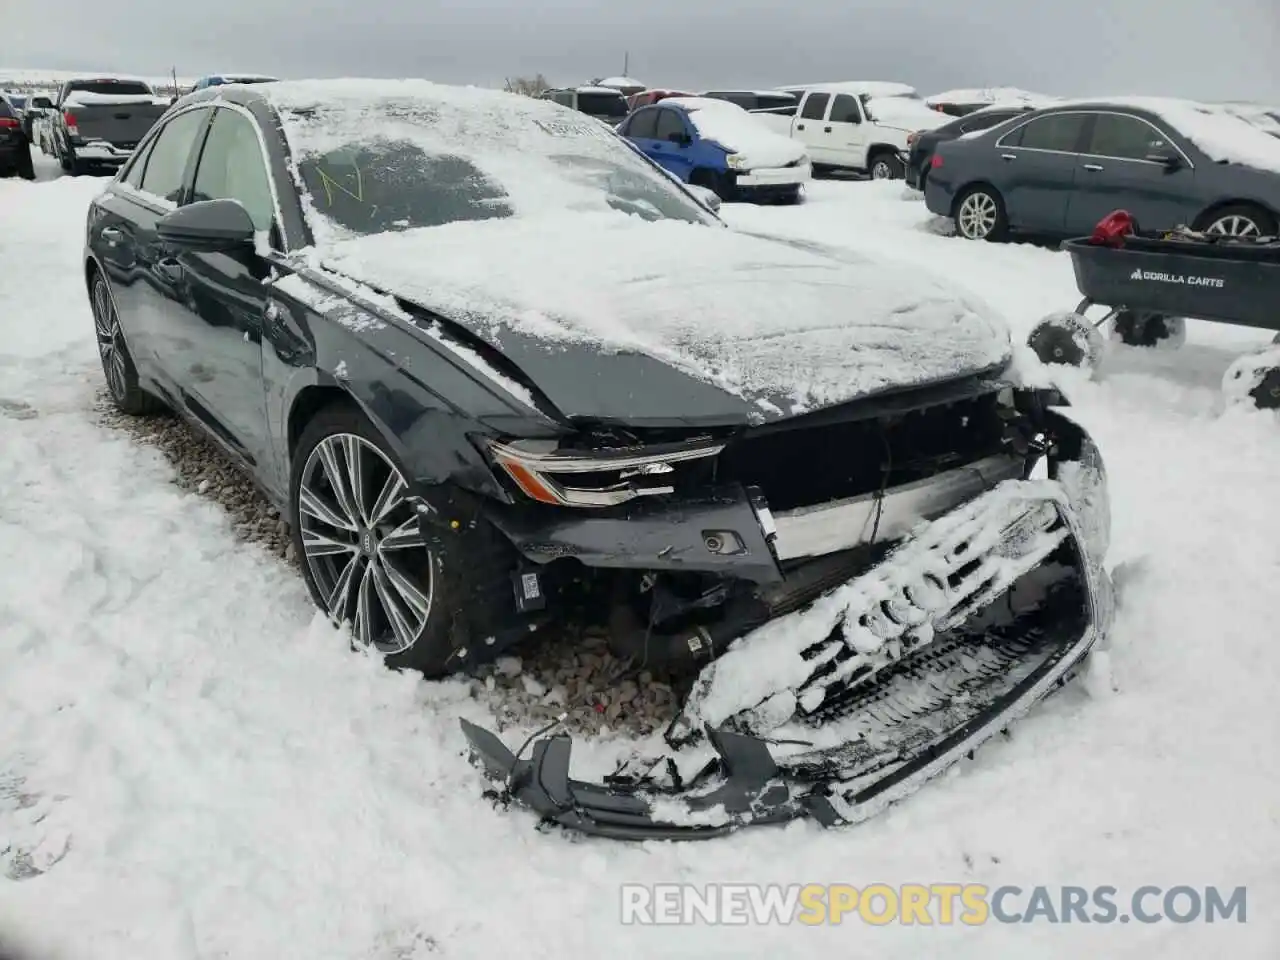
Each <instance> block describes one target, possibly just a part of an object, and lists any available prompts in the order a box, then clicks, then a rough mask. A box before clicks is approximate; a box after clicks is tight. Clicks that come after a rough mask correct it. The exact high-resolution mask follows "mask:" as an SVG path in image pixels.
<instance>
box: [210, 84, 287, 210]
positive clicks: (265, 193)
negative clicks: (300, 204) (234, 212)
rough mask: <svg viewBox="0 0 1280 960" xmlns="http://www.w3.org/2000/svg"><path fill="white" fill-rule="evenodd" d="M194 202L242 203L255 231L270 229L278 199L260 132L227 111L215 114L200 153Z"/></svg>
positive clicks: (234, 113)
mask: <svg viewBox="0 0 1280 960" xmlns="http://www.w3.org/2000/svg"><path fill="white" fill-rule="evenodd" d="M191 199H192V200H193V201H196V200H239V201H240V202H241V203H242V204H244V208H245V209H246V210H248V211H249V217H250V219H252V220H253V226H254V228H255V229H258V230H270V229H271V223H272V221H273V220H274V219H275V213H276V204H275V198H274V196H273V194H272V193H271V180H270V178H269V177H268V175H267V164H266V160H265V158H264V157H263V155H262V144H261V143H260V142H259V140H258V128H257V127H256V126H255V125H254V123H253V121H252V120H250V119H248V118H247V117H245V116H244V115H243V114H240V113H237V112H236V111H235V110H228V109H226V108H220V109H218V110H217V111H216V112H215V113H214V115H213V125H212V126H211V127H210V128H209V136H208V137H207V138H206V139H205V142H204V149H203V150H202V151H201V152H200V161H199V165H198V166H197V167H196V178H195V182H194V184H193V189H192V196H191Z"/></svg>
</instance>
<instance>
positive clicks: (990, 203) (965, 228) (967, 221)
mask: <svg viewBox="0 0 1280 960" xmlns="http://www.w3.org/2000/svg"><path fill="white" fill-rule="evenodd" d="M952 218H953V219H954V220H955V224H956V232H957V233H959V234H960V236H962V237H964V238H965V239H966V240H1002V239H1004V237H1005V235H1006V234H1007V233H1008V232H1009V219H1008V217H1007V216H1006V215H1005V212H1004V200H1003V199H1002V198H1001V196H1000V194H999V193H998V192H997V191H996V189H995V188H994V187H988V186H985V185H982V186H977V187H970V188H969V189H968V190H966V191H964V193H962V194H960V196H959V197H958V198H957V199H956V205H955V213H954V214H953V217H952Z"/></svg>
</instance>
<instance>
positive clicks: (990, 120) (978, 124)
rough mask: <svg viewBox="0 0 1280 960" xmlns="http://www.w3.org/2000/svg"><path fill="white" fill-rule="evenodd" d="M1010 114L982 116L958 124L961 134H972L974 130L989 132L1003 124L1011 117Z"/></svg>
mask: <svg viewBox="0 0 1280 960" xmlns="http://www.w3.org/2000/svg"><path fill="white" fill-rule="evenodd" d="M1013 116H1014V114H1012V113H994V114H984V115H983V116H981V117H973V118H972V119H969V120H966V121H965V122H964V123H962V124H960V132H961V133H973V132H974V131H976V130H990V129H991V128H992V127H994V126H996V125H998V124H1001V123H1004V122H1005V121H1006V120H1008V119H1010V118H1011V117H1013Z"/></svg>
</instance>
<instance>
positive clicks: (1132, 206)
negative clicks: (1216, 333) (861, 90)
mask: <svg viewBox="0 0 1280 960" xmlns="http://www.w3.org/2000/svg"><path fill="white" fill-rule="evenodd" d="M1062 113H1085V114H1087V115H1088V116H1089V117H1092V116H1094V115H1096V114H1098V113H1118V114H1122V115H1127V116H1131V117H1136V118H1138V119H1140V120H1144V121H1146V122H1147V123H1149V124H1151V125H1152V126H1154V127H1155V128H1157V130H1159V131H1160V132H1162V133H1163V134H1164V135H1165V136H1166V138H1167V139H1168V141H1169V142H1170V143H1172V144H1173V145H1174V146H1175V147H1176V148H1177V151H1178V152H1179V153H1180V154H1181V157H1182V159H1183V160H1184V161H1185V162H1184V163H1183V165H1182V166H1181V167H1180V168H1179V169H1177V170H1169V169H1166V168H1165V167H1163V166H1162V165H1160V164H1157V163H1153V162H1150V161H1145V160H1134V159H1121V158H1114V157H1098V156H1094V155H1092V154H1089V153H1087V152H1085V150H1086V145H1087V144H1088V142H1089V136H1090V134H1091V132H1092V120H1088V121H1087V122H1086V123H1085V125H1084V126H1083V128H1082V130H1081V135H1080V138H1079V140H1078V141H1077V145H1076V146H1077V152H1074V153H1071V152H1065V151H1064V152H1056V151H1048V150H1036V149H1027V148H1021V147H1018V146H1010V145H1009V144H1007V143H1005V142H1004V141H1005V139H1006V138H1008V137H1009V136H1010V135H1012V134H1014V133H1015V131H1017V130H1018V129H1019V128H1020V127H1022V126H1023V125H1025V124H1027V123H1030V122H1033V121H1034V120H1036V119H1038V118H1040V117H1045V116H1050V115H1055V114H1062ZM935 155H936V156H937V157H939V158H940V159H941V162H942V165H941V166H939V167H936V168H934V169H931V170H930V171H929V176H928V179H927V185H926V189H925V203H926V205H927V206H928V208H929V210H930V211H931V212H932V213H935V214H939V215H941V216H947V217H949V216H951V215H952V214H953V212H954V205H955V202H956V200H957V198H958V197H959V196H960V195H961V194H962V193H964V192H965V191H966V190H968V189H969V188H970V187H972V186H976V185H978V184H986V185H988V186H991V187H994V188H995V189H996V190H997V191H998V192H999V193H1000V195H1001V197H1002V198H1003V199H1004V202H1005V210H1006V214H1007V215H1008V218H1009V225H1010V227H1011V228H1012V229H1014V230H1016V231H1023V232H1027V233H1037V234H1047V235H1054V236H1080V235H1082V234H1086V233H1088V232H1089V231H1091V230H1092V229H1093V226H1094V225H1095V224H1096V223H1097V222H1098V220H1099V219H1101V218H1102V217H1103V216H1105V215H1106V214H1107V213H1109V212H1111V211H1113V210H1116V209H1120V208H1123V209H1126V210H1128V211H1129V212H1130V213H1131V214H1133V215H1134V217H1136V218H1137V220H1138V222H1139V223H1140V224H1141V225H1142V227H1143V229H1151V230H1165V229H1172V228H1173V227H1176V226H1178V225H1180V224H1191V225H1194V224H1195V223H1196V222H1198V221H1199V220H1200V218H1201V217H1202V216H1203V215H1204V214H1205V213H1207V212H1208V211H1210V210H1213V209H1215V208H1220V207H1223V206H1225V205H1227V204H1233V203H1245V204H1249V205H1252V206H1256V207H1260V208H1262V209H1264V210H1266V211H1267V212H1268V213H1269V214H1270V215H1271V216H1272V218H1273V219H1274V218H1276V217H1277V216H1278V215H1280V174H1277V173H1272V172H1268V171H1264V170H1258V169H1255V168H1253V167H1247V166H1243V165H1241V164H1225V163H1220V162H1216V161H1214V160H1212V159H1210V158H1209V157H1208V156H1206V155H1205V154H1204V152H1203V151H1201V150H1200V149H1199V148H1198V147H1197V146H1196V145H1195V144H1194V143H1193V142H1192V141H1191V140H1189V139H1188V138H1187V137H1186V136H1185V135H1184V134H1183V133H1182V132H1180V131H1179V130H1177V129H1176V128H1175V127H1173V126H1172V125H1171V124H1170V123H1168V122H1166V121H1165V120H1164V119H1163V118H1161V117H1160V116H1158V115H1157V114H1156V113H1154V112H1152V111H1150V110H1144V109H1140V108H1137V107H1132V106H1127V105H1112V104H1108V103H1107V102H1105V101H1098V102H1094V103H1082V104H1071V105H1069V106H1055V107H1052V108H1046V109H1041V110H1036V111H1033V112H1030V113H1028V114H1027V115H1026V116H1025V117H1022V118H1020V120H1019V122H1017V123H1015V124H1012V125H1010V124H1005V125H1002V126H1000V127H998V128H997V129H996V130H994V131H990V132H988V133H986V134H983V135H980V136H976V137H970V138H961V139H957V140H951V141H948V142H945V143H942V144H939V145H938V147H937V150H936V153H935ZM1009 157H1013V158H1014V159H1008V158H1009ZM1095 168H1100V169H1095Z"/></svg>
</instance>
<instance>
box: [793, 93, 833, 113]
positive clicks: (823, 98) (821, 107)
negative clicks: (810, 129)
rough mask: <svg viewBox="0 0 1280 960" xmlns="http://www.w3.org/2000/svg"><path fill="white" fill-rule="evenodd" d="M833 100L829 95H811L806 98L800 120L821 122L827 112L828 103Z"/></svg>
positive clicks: (801, 109)
mask: <svg viewBox="0 0 1280 960" xmlns="http://www.w3.org/2000/svg"><path fill="white" fill-rule="evenodd" d="M830 99H831V95H830V94H828V93H811V94H809V96H807V97H805V101H804V106H802V107H801V108H800V118H801V119H802V120H821V119H822V118H823V116H825V115H826V112H827V101H828V100H830Z"/></svg>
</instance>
